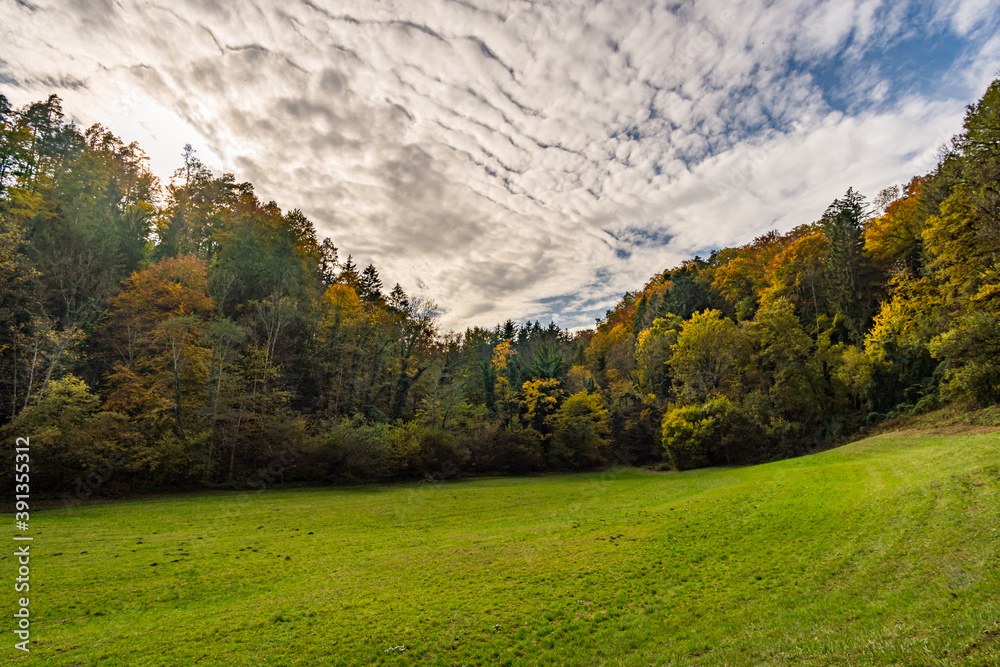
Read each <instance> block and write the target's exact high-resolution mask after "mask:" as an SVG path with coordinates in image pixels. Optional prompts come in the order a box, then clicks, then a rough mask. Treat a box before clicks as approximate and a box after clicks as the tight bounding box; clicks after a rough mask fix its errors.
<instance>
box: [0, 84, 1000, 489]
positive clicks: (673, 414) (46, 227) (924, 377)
mask: <svg viewBox="0 0 1000 667" xmlns="http://www.w3.org/2000/svg"><path fill="white" fill-rule="evenodd" d="M998 114H1000V81H995V82H993V84H991V86H990V87H989V89H988V90H987V92H986V94H985V95H984V97H983V98H982V99H981V100H980V101H978V102H977V103H976V104H974V105H972V106H970V107H969V109H968V112H967V114H966V118H965V123H964V130H963V132H962V133H961V134H960V135H959V136H957V137H955V139H954V140H953V141H952V143H951V144H950V145H949V146H948V147H946V149H944V150H943V151H942V155H941V159H940V161H939V163H938V165H937V167H936V168H935V169H934V170H933V171H932V172H931V173H929V174H926V175H923V176H919V177H916V178H914V179H913V180H912V181H911V182H910V183H909V184H908V185H906V186H905V187H904V188H902V189H900V188H889V189H887V190H884V191H883V192H881V193H880V194H879V195H878V196H877V197H876V198H875V200H874V202H872V203H870V204H869V203H868V202H867V201H866V199H865V198H864V197H863V196H861V195H860V194H859V193H856V192H854V191H853V190H848V191H847V193H846V194H845V195H844V196H842V197H840V198H838V199H837V200H835V201H834V202H833V203H832V204H831V205H830V206H829V208H828V209H827V210H826V211H825V212H824V213H823V214H822V216H821V217H820V219H819V220H818V221H815V222H812V223H808V224H803V225H801V226H799V227H797V228H795V229H793V230H792V231H790V232H788V233H785V234H779V233H777V232H772V233H769V234H766V235H764V236H761V237H760V238H757V239H755V240H754V241H753V242H751V243H748V244H746V245H744V246H741V247H737V248H726V249H723V250H719V251H716V252H713V253H712V254H711V256H710V257H709V258H707V259H702V258H698V257H696V258H694V259H692V260H690V261H688V262H685V263H684V264H682V265H681V266H679V267H676V268H673V269H670V270H668V271H664V272H663V273H662V274H660V275H657V276H654V277H653V279H652V280H650V282H649V283H648V284H647V285H646V286H645V287H644V288H643V289H641V290H639V291H637V292H635V293H629V294H626V295H625V297H624V298H623V299H622V300H621V302H620V303H619V304H618V305H617V306H616V307H615V308H614V309H613V310H611V311H608V312H607V314H606V315H605V317H603V318H601V319H600V320H598V322H597V326H596V327H595V328H594V329H593V330H588V331H583V332H578V333H570V332H568V331H565V330H562V329H560V328H559V327H557V326H555V325H554V324H549V325H548V326H542V325H541V323H539V322H534V323H533V322H527V323H522V324H517V323H514V322H512V321H507V322H505V323H503V324H500V325H497V326H495V327H492V328H480V327H473V328H470V329H467V330H466V331H465V332H463V333H453V332H443V331H439V330H438V329H437V327H436V323H435V322H436V313H437V307H436V306H435V304H434V303H433V302H431V301H429V300H426V299H424V298H420V297H411V296H410V295H408V294H406V292H405V291H404V290H403V289H402V288H401V287H400V286H399V285H398V284H397V285H395V286H394V287H392V288H391V289H387V288H386V286H385V285H383V283H382V279H381V277H380V275H379V271H378V269H377V268H376V267H375V266H374V265H371V264H369V265H368V266H366V267H364V268H361V267H359V266H357V265H356V263H355V262H354V260H353V257H352V256H351V255H348V256H347V258H346V259H345V258H343V257H342V255H341V252H340V251H339V249H338V248H337V247H336V245H335V244H334V243H333V241H331V240H330V239H322V240H320V239H319V238H318V235H317V232H316V229H315V228H314V226H313V224H312V223H311V222H310V220H309V219H308V218H307V217H306V216H305V215H303V214H302V212H301V211H299V210H292V211H285V212H283V211H282V210H281V209H280V208H279V207H278V206H277V205H276V204H275V203H274V202H266V203H265V202H262V201H260V199H259V198H258V197H257V195H256V193H255V192H254V188H253V186H252V185H251V184H250V183H240V182H237V181H236V179H235V177H234V176H233V175H232V174H223V175H221V176H216V175H214V174H213V173H212V172H211V171H210V170H209V169H208V168H206V166H205V165H204V164H202V163H201V162H200V161H199V159H198V158H197V156H196V155H195V153H194V151H193V150H191V149H190V147H187V148H186V149H185V153H184V156H183V165H182V166H181V168H180V169H178V170H177V171H176V172H175V174H174V176H173V178H172V179H171V181H170V182H169V183H168V184H162V183H160V182H159V181H158V180H157V178H156V177H155V176H154V175H153V174H152V173H151V172H150V171H149V168H148V165H147V160H146V158H145V156H144V154H143V153H142V151H141V149H140V148H139V146H137V145H136V144H134V143H133V144H125V143H124V142H123V141H121V140H120V139H119V138H118V137H116V136H114V135H113V134H112V133H111V132H110V131H108V130H107V129H106V128H104V127H102V126H100V125H94V126H93V127H90V128H88V129H86V130H82V131H81V130H80V129H79V128H77V127H76V126H75V125H73V124H72V123H68V122H66V120H65V118H64V116H63V113H62V109H61V102H60V100H59V99H58V98H57V97H55V96H52V97H50V98H49V99H48V100H46V101H44V102H37V103H34V104H29V105H26V106H24V107H21V108H14V107H12V106H11V105H10V104H9V103H8V101H7V100H6V98H4V97H3V96H0V284H2V291H0V299H2V301H0V430H2V431H3V435H4V437H5V438H7V439H8V440H11V439H12V438H13V437H17V436H25V435H26V436H30V437H31V442H32V451H33V454H34V456H33V472H34V476H33V479H34V480H35V481H36V484H37V485H38V486H39V490H42V489H44V490H47V491H49V492H53V493H60V492H61V493H65V492H66V491H67V490H72V489H73V488H79V487H80V486H81V484H82V485H83V487H85V488H87V489H89V490H90V491H94V490H98V487H99V492H100V493H104V494H110V495H115V494H121V493H128V492H139V491H149V490H157V489H171V488H207V487H220V486H228V487H236V486H241V485H246V484H247V483H250V482H252V481H253V480H259V479H260V478H261V474H262V473H263V472H266V471H268V470H270V471H271V472H270V473H267V478H268V479H272V478H275V479H278V480H280V481H283V482H307V483H351V482H369V481H382V480H393V479H413V478H441V477H447V476H453V475H460V474H519V473H527V472H533V471H543V470H573V469H586V468H593V467H596V466H602V465H607V464H608V463H623V464H630V465H664V464H666V465H670V466H672V467H674V468H678V469H684V468H691V467H698V466H704V465H715V464H733V463H745V462H752V461H761V460H768V459H774V458H780V457H784V456H790V455H795V454H798V453H802V452H804V451H808V450H810V449H813V448H815V447H819V446H823V445H824V444H827V443H829V442H831V441H833V440H835V439H837V438H840V437H842V436H844V435H846V434H849V433H851V432H853V431H856V430H857V429H858V428H859V427H861V426H864V425H866V424H872V423H874V422H877V421H880V420H882V419H885V418H887V417H891V416H897V415H901V414H906V413H912V412H919V411H923V410H929V409H932V408H933V407H936V406H938V405H940V404H943V403H945V402H963V403H965V404H968V405H989V404H993V403H995V402H997V400H998V398H1000V367H998V364H1000V349H998V347H1000V319H998V317H1000V286H998V285H1000V283H998V280H997V275H996V270H997V269H996V261H997V253H998V248H1000V243H998V241H1000V238H998V236H1000V219H998V214H1000V211H998V202H1000V186H998V184H1000V173H998V170H1000V118H998ZM290 452H291V454H290ZM276 461H280V462H281V463H280V464H278V465H275V462H276ZM3 472H4V474H5V475H9V474H10V473H11V471H10V465H9V463H8V462H4V464H3ZM88 479H89V480H91V481H90V482H87V481H86V480H88ZM95 480H96V481H95Z"/></svg>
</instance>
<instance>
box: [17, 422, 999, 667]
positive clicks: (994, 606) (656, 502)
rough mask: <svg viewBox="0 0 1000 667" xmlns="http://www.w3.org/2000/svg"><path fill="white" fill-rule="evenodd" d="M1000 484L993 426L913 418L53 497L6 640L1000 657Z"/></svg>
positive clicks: (50, 647) (389, 651)
mask: <svg viewBox="0 0 1000 667" xmlns="http://www.w3.org/2000/svg"><path fill="white" fill-rule="evenodd" d="M998 492H1000V434H996V433H994V434H981V435H973V434H951V435H933V434H928V433H918V434H909V435H903V434H887V435H882V436H878V437H875V438H871V439H868V440H864V441H861V442H858V443H854V444H851V445H847V446H845V447H841V448H839V449H836V450H831V451H828V452H825V453H821V454H817V455H814V456H808V457H804V458H799V459H793V460H788V461H782V462H779V463H773V464H769V465H763V466H756V467H748V468H730V469H711V470H700V471H692V472H685V473H650V472H645V471H639V470H624V469H618V470H612V471H609V472H605V473H594V474H582V475H566V476H551V477H534V478H493V479H478V480H471V481H460V482H444V483H438V484H409V485H394V486H377V487H360V488H328V489H308V490H303V489H297V490H286V491H266V492H262V493H254V492H251V493H248V494H240V493H214V494H200V495H188V496H177V497H169V498H156V499H150V500H144V501H134V502H120V503H113V504H104V505H93V506H89V507H77V508H74V509H72V510H65V509H53V510H47V511H43V512H38V513H35V514H33V515H32V522H33V524H32V525H33V529H34V534H35V535H36V537H35V541H34V546H33V558H32V562H31V565H32V588H31V594H30V597H31V609H32V612H33V619H34V622H33V625H32V653H31V654H30V655H29V656H26V657H17V656H16V653H18V652H16V651H14V649H13V646H12V645H13V643H14V641H16V640H15V639H14V636H13V634H11V633H9V632H7V633H6V634H7V637H8V646H6V647H5V648H4V649H3V650H4V651H5V652H6V654H7V655H8V656H10V655H15V659H14V660H13V661H12V663H14V664H25V665H27V664H33V663H34V662H38V663H44V664H49V665H102V666H103V665H129V666H133V665H195V664H197V665H353V664H357V665H369V664H372V665H395V664H423V665H495V664H506V665H523V664H557V665H601V664H604V665H664V664H668V665H674V664H677V665H687V664H692V665H757V664H779V665H784V664H810V665H867V664H892V665H937V664H942V665H945V664H946V665H995V664H1000V583H998V574H1000V502H998V501H1000V498H998ZM5 551H7V553H5V554H4V556H3V560H2V565H3V567H2V568H0V569H2V570H3V571H5V572H7V573H8V576H9V577H10V578H11V580H13V577H14V574H13V573H14V570H15V564H14V562H13V561H14V559H13V557H12V555H11V554H10V551H11V550H5ZM8 590H9V589H8ZM13 598H14V596H13V594H12V593H11V594H10V595H9V596H8V600H11V601H10V602H9V603H8V606H9V608H10V609H11V610H12V611H13V605H14V603H13ZM9 618H10V616H9V615H8V619H9ZM9 623H10V622H9V621H8V624H9ZM5 661H6V660H5Z"/></svg>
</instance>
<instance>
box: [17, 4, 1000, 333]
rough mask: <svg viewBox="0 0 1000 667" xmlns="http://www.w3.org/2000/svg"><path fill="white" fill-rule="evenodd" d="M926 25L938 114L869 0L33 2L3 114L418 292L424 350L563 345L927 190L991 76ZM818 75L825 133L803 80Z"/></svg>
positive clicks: (973, 54)
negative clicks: (305, 234) (832, 101)
mask: <svg viewBox="0 0 1000 667" xmlns="http://www.w3.org/2000/svg"><path fill="white" fill-rule="evenodd" d="M937 13H938V17H939V19H938V20H939V21H941V22H944V24H947V25H948V26H950V28H949V29H950V30H952V31H953V32H954V33H955V34H958V35H964V36H966V37H965V38H966V39H967V40H968V48H967V50H966V53H965V54H964V55H963V56H961V57H960V58H959V60H958V61H957V64H956V67H958V68H959V69H960V71H959V74H960V76H959V77H958V78H959V79H961V78H962V77H963V76H964V77H966V78H965V79H962V80H963V82H964V83H963V85H961V86H959V87H958V88H957V89H956V88H955V87H954V86H952V88H951V89H950V96H946V97H943V98H942V99H939V100H934V99H922V98H914V97H908V98H893V97H892V90H893V88H892V85H891V84H892V82H891V81H887V80H886V79H885V78H884V76H883V75H882V74H880V71H879V69H878V68H877V67H876V66H873V65H872V62H873V60H872V58H873V55H872V54H871V53H870V51H871V50H872V49H876V50H877V49H878V48H882V46H884V45H887V44H891V43H892V41H893V40H894V39H896V38H899V37H900V36H901V35H903V34H904V33H905V34H911V33H913V32H914V31H918V32H919V30H920V27H919V26H914V25H910V24H908V23H907V21H906V18H905V17H906V16H907V13H906V8H905V7H901V5H900V3H889V2H880V1H877V0H855V1H853V2H843V1H840V0H825V1H824V0H778V1H776V2H765V1H764V0H746V1H745V2H741V3H738V4H733V3H731V2H727V1H723V0H715V1H711V2H701V1H699V2H698V3H680V4H678V5H676V6H669V7H668V6H667V5H665V4H664V3H663V2H660V1H659V0H648V1H647V2H643V3H637V2H635V1H634V0H613V1H608V2H602V3H598V4H594V5H583V4H581V3H578V2H575V1H574V0H565V1H553V2H542V3H529V2H518V1H516V0H496V1H493V2H487V1H485V0H476V1H472V0H465V1H463V2H456V1H450V0H424V1H423V2H415V1H414V2H391V1H390V2H380V3H371V2H360V1H354V2H352V1H347V0H340V1H338V2H326V1H324V0H309V1H308V2H301V3H297V4H290V3H284V2H278V1H277V0H274V1H273V2H272V1H269V0H268V1H264V0H262V1H259V2H257V3H250V2H240V3H235V2H222V1H219V2H214V3H210V4H207V5H205V4H202V3H194V2H180V3H178V2H175V3H171V4H170V5H156V4H153V3H151V2H138V1H136V0H132V1H131V2H122V3H116V4H111V3H106V2H75V3H71V4H70V5H65V4H62V3H59V4H57V3H55V2H54V1H52V0H47V1H42V0H32V2H31V3H30V5H29V4H28V3H20V4H12V3H6V4H4V5H2V6H0V25H2V26H4V27H3V28H0V38H2V39H0V60H2V63H0V77H3V78H0V92H3V93H4V94H6V95H8V97H10V98H11V99H12V100H13V101H14V102H16V103H24V102H27V101H30V100H33V99H39V98H41V97H44V96H45V95H47V94H49V93H50V92H57V93H58V94H60V96H62V97H63V99H64V101H65V103H64V107H65V108H66V109H67V111H69V112H70V113H72V114H74V115H76V116H77V117H79V118H80V120H81V122H83V123H85V124H86V123H90V122H93V121H101V122H104V123H106V124H108V125H110V126H111V128H112V129H113V130H115V131H116V132H118V133H119V134H121V135H123V138H125V139H126V140H132V139H137V140H139V141H140V143H141V144H142V145H143V146H144V147H145V148H146V149H147V151H148V152H149V153H150V155H151V156H152V158H153V166H154V168H155V169H156V170H157V171H158V172H159V173H160V174H161V176H164V177H167V176H169V174H170V172H171V171H172V169H173V167H174V166H176V163H177V162H179V153H180V148H181V146H183V144H184V143H187V142H191V143H193V144H195V146H196V147H197V148H198V149H199V152H200V155H201V156H202V158H203V159H205V160H206V161H207V162H208V163H209V164H210V165H211V166H213V167H215V168H217V169H225V170H233V171H235V172H236V175H237V178H239V179H241V180H250V181H252V182H253V183H254V184H255V186H256V187H257V190H258V192H259V194H260V195H261V197H262V198H264V199H272V198H273V199H275V200H276V201H277V202H278V203H279V204H280V205H281V206H282V207H285V208H292V207H300V208H302V209H303V210H304V211H305V212H306V213H307V214H308V215H310V216H311V218H312V219H313V220H314V222H315V223H316V224H317V226H318V227H319V229H320V231H321V233H324V234H329V235H331V236H332V237H333V238H334V240H335V242H336V243H337V244H338V245H339V246H340V247H341V248H342V250H343V251H344V252H345V253H346V252H351V253H353V254H354V255H355V258H356V259H357V260H358V261H359V262H361V263H367V262H368V261H374V262H375V263H376V264H377V265H378V266H379V267H380V269H381V270H382V273H383V278H384V279H386V280H387V281H388V282H390V283H391V282H395V281H397V280H398V281H399V282H401V283H402V284H403V286H404V287H406V288H407V289H409V290H419V289H421V288H420V287H419V286H420V285H423V286H424V288H423V289H425V290H426V292H427V294H428V295H429V296H432V297H434V298H435V299H437V300H438V302H439V303H440V304H441V305H442V306H444V307H445V308H446V309H447V315H446V316H445V319H444V324H445V325H446V326H451V327H462V326H466V325H469V324H483V325H489V324H491V323H493V322H495V321H500V320H504V319H507V318H508V317H511V318H514V319H518V318H522V317H541V316H545V315H548V314H552V315H554V316H556V317H557V318H558V319H559V320H560V321H561V322H562V323H564V324H567V325H579V324H586V323H588V322H590V321H591V319H590V318H591V316H592V314H593V313H595V312H596V313H601V312H603V309H604V308H606V307H608V306H610V305H611V304H613V303H614V301H615V300H616V299H617V297H618V296H619V295H620V294H621V293H622V292H624V291H626V290H634V289H636V288H638V287H640V286H641V285H642V284H644V283H645V281H646V280H647V279H648V278H649V276H650V275H652V274H653V273H655V272H658V271H661V270H662V269H664V268H666V267H668V266H670V265H673V264H676V263H677V262H679V261H680V260H682V259H684V258H685V257H687V256H690V254H691V253H693V252H698V251H704V250H705V249H706V248H711V247H720V246H725V245H729V244H732V243H737V242H743V241H746V240H748V239H750V238H752V237H753V236H755V235H757V234H759V233H761V232H764V231H767V230H768V229H772V228H778V229H787V228H790V227H791V226H794V225H795V224H799V223H802V222H808V221H811V220H813V219H815V218H817V217H818V216H819V215H820V214H821V213H822V211H823V209H824V208H825V207H826V205H827V204H828V203H829V202H830V201H831V200H832V199H833V198H834V197H836V196H839V195H840V194H842V193H843V192H844V191H845V190H846V188H847V187H848V186H849V185H853V186H854V187H855V188H856V189H860V190H862V191H864V192H869V193H874V192H877V191H878V190H879V189H881V188H882V187H884V186H886V185H888V184H890V183H893V182H899V181H902V180H906V179H907V178H908V177H909V176H911V175H913V174H915V173H917V172H920V171H923V170H926V169H928V168H929V167H930V166H932V164H933V160H934V154H935V153H934V151H935V149H936V147H937V146H938V145H939V144H940V143H942V142H943V141H944V140H945V139H946V138H947V136H949V135H950V134H951V133H952V132H955V131H957V130H958V127H959V122H960V118H961V110H962V106H963V104H965V103H967V102H969V101H971V99H973V98H974V97H975V96H976V95H978V94H979V93H980V92H981V90H979V89H978V88H979V87H981V86H982V85H983V81H984V80H985V79H984V77H985V76H986V75H984V72H987V71H988V70H990V68H992V70H993V72H995V70H996V67H997V64H998V63H1000V53H998V48H997V46H996V40H995V38H994V39H993V40H992V41H991V40H990V38H989V35H986V36H982V35H980V36H979V37H976V35H978V34H980V33H985V32H986V31H984V28H983V26H985V25H993V24H995V14H996V10H993V9H991V7H990V5H989V4H987V3H982V2H976V0H965V1H963V2H959V1H957V0H956V1H955V2H950V3H942V4H941V5H940V6H939V7H938V8H937ZM991 17H992V18H991ZM990 21H993V22H994V23H993V24H991V23H990ZM977 31H979V32H977ZM835 56H837V57H839V58H840V59H841V60H842V61H844V62H847V63H853V64H850V66H851V67H853V68H854V69H853V70H852V71H853V72H854V73H855V74H856V76H854V77H853V78H852V80H851V86H850V88H851V90H850V96H851V99H852V100H854V102H853V103H852V106H851V107H850V108H849V111H848V113H847V114H846V115H845V114H844V113H842V112H840V111H836V110H834V109H831V108H830V106H828V104H827V102H826V96H825V93H826V92H827V91H824V90H823V89H821V88H820V87H819V85H818V84H817V82H816V80H815V78H814V76H813V74H812V73H811V72H812V71H813V68H816V67H820V66H823V65H824V64H825V63H829V62H832V61H831V60H830V59H831V58H833V57H835ZM874 58H875V61H874V62H875V64H876V65H877V53H875V54H874ZM845 66H846V65H845ZM172 156H175V157H174V158H173V159H174V160H175V161H174V162H173V163H171V162H170V160H171V159H172ZM667 239H669V243H668V242H667ZM554 309H556V310H554Z"/></svg>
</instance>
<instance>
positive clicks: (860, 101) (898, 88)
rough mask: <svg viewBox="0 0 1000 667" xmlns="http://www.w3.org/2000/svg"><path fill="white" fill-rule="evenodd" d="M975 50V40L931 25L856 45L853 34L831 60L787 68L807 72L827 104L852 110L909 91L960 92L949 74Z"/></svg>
mask: <svg viewBox="0 0 1000 667" xmlns="http://www.w3.org/2000/svg"><path fill="white" fill-rule="evenodd" d="M974 48H975V43H974V41H973V40H970V39H967V38H963V37H961V36H959V35H957V34H955V33H954V32H952V31H951V30H950V28H949V26H948V25H946V24H943V23H930V24H927V25H925V26H924V27H923V28H922V29H919V30H912V31H909V32H907V33H904V34H899V35H896V36H894V37H890V38H889V39H888V40H886V41H885V42H884V43H881V44H880V43H878V42H874V43H872V44H870V45H869V44H856V43H854V38H853V37H852V39H851V40H849V41H848V43H847V44H845V45H844V47H843V48H842V49H841V50H840V51H839V52H838V53H837V54H836V55H835V56H834V57H833V58H829V59H826V60H822V61H819V62H815V63H809V64H802V63H791V65H790V69H791V70H792V71H800V72H801V71H805V72H808V73H809V74H810V75H811V76H812V78H813V81H814V82H815V83H816V85H817V87H818V88H819V89H820V90H821V92H822V94H823V98H824V100H825V101H826V103H827V104H829V105H830V107H832V108H833V109H836V110H838V111H842V112H844V113H850V114H854V113H858V112H861V111H864V110H867V109H870V108H878V107H883V106H886V105H891V104H893V103H895V102H897V101H899V100H900V99H902V98H905V97H908V96H912V95H919V96H922V97H927V98H932V99H933V98H942V97H951V96H954V95H961V96H964V91H963V90H961V89H960V86H961V84H959V83H957V82H956V81H953V80H952V78H951V77H949V76H948V74H949V73H950V72H951V71H952V69H953V67H954V65H955V64H956V62H958V61H959V60H961V58H962V57H963V56H964V55H966V54H967V53H968V51H969V50H970V49H974ZM859 51H860V53H861V54H862V55H861V57H857V53H858V52H859Z"/></svg>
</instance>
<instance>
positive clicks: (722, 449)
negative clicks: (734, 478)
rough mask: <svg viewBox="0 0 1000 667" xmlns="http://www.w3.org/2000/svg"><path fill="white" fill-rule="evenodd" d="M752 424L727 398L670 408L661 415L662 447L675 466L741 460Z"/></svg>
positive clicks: (745, 452)
mask: <svg viewBox="0 0 1000 667" xmlns="http://www.w3.org/2000/svg"><path fill="white" fill-rule="evenodd" d="M753 430H754V429H752V427H751V424H750V423H749V421H748V420H747V419H745V418H744V417H743V415H741V414H740V413H739V411H738V410H737V409H736V406H734V405H733V403H732V401H730V400H729V399H728V398H725V397H722V396H718V397H716V398H713V399H711V400H709V401H707V402H705V403H702V404H696V405H685V406H682V407H677V408H674V409H672V410H669V411H668V412H667V413H666V415H664V417H663V425H662V434H663V447H664V449H666V452H667V456H668V458H669V459H670V463H671V465H673V467H674V468H676V469H677V470H689V469H691V468H702V467H705V466H709V465H718V464H721V463H732V462H734V461H740V460H744V459H745V458H746V455H747V450H748V447H747V445H748V444H749V442H752V440H750V441H748V439H747V435H748V434H750V433H752V432H753Z"/></svg>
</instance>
